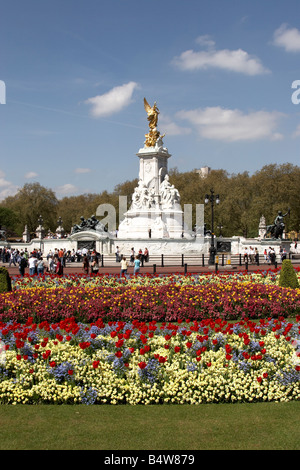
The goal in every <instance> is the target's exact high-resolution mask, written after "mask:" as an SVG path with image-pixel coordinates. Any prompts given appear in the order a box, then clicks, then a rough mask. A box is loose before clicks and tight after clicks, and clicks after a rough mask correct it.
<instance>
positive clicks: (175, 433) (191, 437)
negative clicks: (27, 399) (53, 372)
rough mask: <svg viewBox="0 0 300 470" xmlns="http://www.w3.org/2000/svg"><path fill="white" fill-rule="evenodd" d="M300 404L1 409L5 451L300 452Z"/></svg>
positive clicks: (0, 438) (0, 442) (0, 446)
mask: <svg viewBox="0 0 300 470" xmlns="http://www.w3.org/2000/svg"><path fill="white" fill-rule="evenodd" d="M299 418H300V403H299V402H289V403H252V404H246V403H245V404H211V405H198V406H196V405H151V406H144V405H138V406H130V405H120V406H113V405H98V406H97V405H94V406H87V405H77V406H71V405H70V406H68V405H62V406H59V405H39V406H35V405H17V406H12V405H2V406H0V423H1V426H0V449H1V450H115V451H117V450H145V451H147V450H150V451H151V450H186V451H187V450H223V449H225V450H272V449H273V450H299V449H300V427H299V422H300V420H299Z"/></svg>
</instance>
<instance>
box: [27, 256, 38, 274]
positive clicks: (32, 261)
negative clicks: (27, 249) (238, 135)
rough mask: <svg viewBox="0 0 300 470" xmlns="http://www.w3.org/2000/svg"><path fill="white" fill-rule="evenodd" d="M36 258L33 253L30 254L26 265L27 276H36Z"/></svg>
mask: <svg viewBox="0 0 300 470" xmlns="http://www.w3.org/2000/svg"><path fill="white" fill-rule="evenodd" d="M37 261H38V260H37V257H36V256H35V252H34V251H33V252H32V253H31V256H30V257H29V260H28V264H29V275H30V276H34V275H35V274H36V265H37Z"/></svg>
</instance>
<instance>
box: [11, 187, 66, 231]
mask: <svg viewBox="0 0 300 470" xmlns="http://www.w3.org/2000/svg"><path fill="white" fill-rule="evenodd" d="M2 205H3V206H4V207H6V208H8V209H11V210H12V211H14V212H15V213H16V214H17V217H18V223H17V233H18V234H19V235H21V234H22V233H23V231H24V227H25V225H27V227H28V230H29V232H30V233H35V231H36V228H37V226H38V218H39V216H40V215H41V216H42V218H43V225H44V228H45V230H46V231H47V230H49V229H50V230H52V231H54V230H55V229H56V227H57V205H58V201H57V198H56V196H55V193H54V191H52V189H48V188H45V187H43V186H41V185H40V183H27V184H25V185H24V186H23V188H21V189H20V190H19V191H18V192H17V194H16V195H15V196H9V197H7V198H6V199H4V201H3V203H2Z"/></svg>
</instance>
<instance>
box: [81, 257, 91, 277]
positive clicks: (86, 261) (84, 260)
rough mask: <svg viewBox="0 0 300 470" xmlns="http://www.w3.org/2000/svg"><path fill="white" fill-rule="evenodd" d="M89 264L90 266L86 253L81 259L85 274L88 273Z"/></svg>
mask: <svg viewBox="0 0 300 470" xmlns="http://www.w3.org/2000/svg"><path fill="white" fill-rule="evenodd" d="M89 266H90V263H89V260H88V257H87V255H84V256H83V261H82V267H83V270H84V272H85V274H88V273H89Z"/></svg>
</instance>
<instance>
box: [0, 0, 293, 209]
mask: <svg viewBox="0 0 300 470" xmlns="http://www.w3.org/2000/svg"><path fill="white" fill-rule="evenodd" d="M0 9H1V15H0V44H1V47H0V57H1V61H0V80H2V81H3V82H4V83H5V86H6V103H5V104H0V123H1V125H0V139H1V146H0V155H1V159H0V200H1V199H3V198H5V197H6V196H8V195H13V194H15V193H16V192H17V190H18V188H20V187H22V186H23V185H24V184H25V183H27V182H35V181H38V182H39V183H40V184H42V185H43V186H46V187H48V188H51V189H53V190H54V191H55V192H56V195H57V196H58V197H59V198H61V197H63V196H65V195H66V196H71V195H76V194H82V193H87V192H91V193H100V192H102V191H104V190H108V191H112V190H113V188H114V187H115V185H117V184H118V183H122V182H124V181H126V180H132V179H134V178H136V177H138V158H137V156H136V153H137V152H138V151H139V149H140V148H142V147H143V145H144V140H145V137H144V136H145V134H146V133H147V132H148V122H147V115H146V112H145V110H144V104H143V99H144V97H146V99H147V100H148V102H149V103H150V104H151V105H152V104H153V103H154V101H156V102H157V106H158V108H159V110H160V116H159V121H158V130H159V131H160V132H161V133H162V134H163V133H165V134H166V136H165V137H164V145H165V147H167V148H168V150H169V153H170V154H171V155H172V157H171V158H170V159H169V168H173V167H177V168H178V170H179V171H191V170H193V169H195V168H200V167H202V166H210V167H211V168H212V169H219V168H223V169H225V170H227V171H228V172H229V173H230V174H232V173H239V172H244V171H248V172H249V173H250V174H252V173H253V172H255V171H258V170H260V169H261V168H262V167H263V166H264V165H267V164H271V163H277V164H281V163H286V162H289V163H292V164H294V165H299V162H300V159H299V148H300V104H298V103H297V101H298V94H297V89H298V88H299V91H300V86H297V87H298V88H296V89H292V83H293V82H295V81H296V80H300V2H299V0H285V1H278V0H259V1H257V0H252V1H251V2H250V1H248V0H247V1H245V0H238V1H234V0H209V1H202V0H184V1H183V0H182V1H181V0H152V1H151V2H149V1H145V0H110V1H102V0H60V1H57V0H51V1H48V0H43V1H41V0H26V2H25V1H24V0H10V1H7V0H2V1H1V2H0ZM296 85H297V84H296ZM299 85H300V82H299ZM293 93H295V94H294V96H295V98H296V100H295V103H293V102H292V99H291V98H292V94H293ZM299 98H300V92H299ZM2 99H3V98H2Z"/></svg>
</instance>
